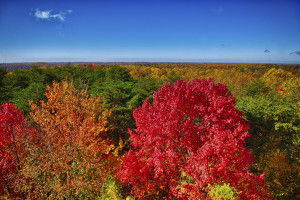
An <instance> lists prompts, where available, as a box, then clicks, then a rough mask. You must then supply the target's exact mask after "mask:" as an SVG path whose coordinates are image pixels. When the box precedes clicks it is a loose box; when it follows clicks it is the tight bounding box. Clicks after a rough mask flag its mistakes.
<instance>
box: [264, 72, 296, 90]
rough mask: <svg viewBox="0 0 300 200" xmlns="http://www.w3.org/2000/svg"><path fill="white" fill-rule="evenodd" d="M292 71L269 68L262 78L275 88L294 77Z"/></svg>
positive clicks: (267, 84)
mask: <svg viewBox="0 0 300 200" xmlns="http://www.w3.org/2000/svg"><path fill="white" fill-rule="evenodd" d="M293 77H294V76H293V74H292V73H291V72H288V71H285V70H283V69H275V68H272V69H269V70H268V71H267V72H266V73H265V74H264V75H263V76H262V77H261V80H262V81H263V82H264V83H265V84H266V86H268V87H270V88H273V89H274V90H276V89H278V88H281V87H282V84H283V83H284V82H285V81H288V80H289V79H291V78H293Z"/></svg>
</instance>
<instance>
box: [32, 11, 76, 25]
mask: <svg viewBox="0 0 300 200" xmlns="http://www.w3.org/2000/svg"><path fill="white" fill-rule="evenodd" d="M71 12H72V10H66V11H61V12H53V11H52V10H40V9H38V8H37V9H35V12H34V17H35V18H37V19H42V20H51V19H57V20H59V21H62V22H63V21H65V19H66V15H67V14H69V13H71Z"/></svg>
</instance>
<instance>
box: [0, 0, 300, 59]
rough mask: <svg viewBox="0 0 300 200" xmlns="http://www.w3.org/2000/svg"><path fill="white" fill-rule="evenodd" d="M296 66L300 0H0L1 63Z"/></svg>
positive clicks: (298, 51) (299, 39)
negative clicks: (290, 64) (213, 63)
mask: <svg viewBox="0 0 300 200" xmlns="http://www.w3.org/2000/svg"><path fill="white" fill-rule="evenodd" d="M36 61H49V62H62V61H64V62H70V61H91V62H94V61H99V62H101V61H165V62H169V61H172V62H254V63H257V62H263V63H300V1H299V0H294V1H292V0H260V1H256V0H251V1H250V0H249V1H242V0H239V1H238V0H223V1H217V0H207V1H204V0H203V1H201V0H181V1H180V0H172V1H167V0H147V1H146V0H145V1H143V0H94V1H92V0H84V1H80V0H77V1H72V0H65V1H63V0H51V1H50V0H48V1H47V0H26V1H24V0H0V63H2V62H36Z"/></svg>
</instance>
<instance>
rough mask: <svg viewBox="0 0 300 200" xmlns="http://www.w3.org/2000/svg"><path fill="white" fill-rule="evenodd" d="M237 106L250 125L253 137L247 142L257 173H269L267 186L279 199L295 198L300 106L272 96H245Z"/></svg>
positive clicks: (297, 172)
mask: <svg viewBox="0 0 300 200" xmlns="http://www.w3.org/2000/svg"><path fill="white" fill-rule="evenodd" d="M237 107H238V108H239V109H240V110H242V111H243V112H244V113H245V118H246V120H247V121H248V122H249V123H250V131H249V132H250V133H251V135H252V137H250V138H249V139H248V140H247V146H248V147H249V148H250V149H251V150H252V151H253V152H254V154H255V160H256V163H255V164H254V165H253V170H255V171H258V172H265V174H266V178H267V184H268V185H269V187H270V188H271V190H272V191H273V194H274V196H275V197H276V198H280V199H292V198H294V197H295V195H296V191H297V190H299V186H297V185H299V184H297V180H300V177H299V174H300V169H299V167H295V166H299V162H300V157H299V155H300V149H299V135H300V115H299V105H298V104H297V102H295V101H292V100H290V99H288V98H286V97H284V96H281V95H279V94H272V93H270V94H269V95H256V96H244V97H241V98H239V99H238V101H237ZM276 152H282V153H276ZM274 158H275V159H274ZM279 160H281V161H279ZM277 161H279V162H278V163H277V164H274V163H275V162H277Z"/></svg>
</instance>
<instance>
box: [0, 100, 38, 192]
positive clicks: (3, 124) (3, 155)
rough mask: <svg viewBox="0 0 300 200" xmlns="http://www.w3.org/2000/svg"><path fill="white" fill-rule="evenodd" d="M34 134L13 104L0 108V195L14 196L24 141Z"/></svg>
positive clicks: (24, 151) (23, 153)
mask: <svg viewBox="0 0 300 200" xmlns="http://www.w3.org/2000/svg"><path fill="white" fill-rule="evenodd" d="M34 133H35V131H34V130H33V129H31V128H30V127H28V126H27V123H26V120H25V116H24V114H23V112H22V111H21V110H19V109H17V108H16V107H15V105H14V104H11V103H6V104H3V105H1V106H0V195H1V193H2V194H3V193H4V192H5V191H6V192H8V193H9V195H16V194H15V191H13V187H12V186H13V184H14V182H15V180H16V178H17V174H18V170H19V169H20V164H21V161H22V159H24V158H25V155H26V150H25V149H26V144H27V142H26V141H28V140H29V139H30V138H31V137H30V136H33V135H34Z"/></svg>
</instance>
